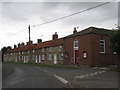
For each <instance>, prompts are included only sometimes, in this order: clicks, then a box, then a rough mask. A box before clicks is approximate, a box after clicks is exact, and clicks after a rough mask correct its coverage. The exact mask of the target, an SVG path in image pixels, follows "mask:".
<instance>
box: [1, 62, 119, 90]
mask: <svg viewBox="0 0 120 90" xmlns="http://www.w3.org/2000/svg"><path fill="white" fill-rule="evenodd" d="M109 69H110V67H82V68H79V69H58V68H49V67H38V66H29V65H25V64H7V63H3V74H2V75H3V83H2V86H3V88H118V86H119V85H118V73H117V72H112V71H109ZM115 90H116V89H115Z"/></svg>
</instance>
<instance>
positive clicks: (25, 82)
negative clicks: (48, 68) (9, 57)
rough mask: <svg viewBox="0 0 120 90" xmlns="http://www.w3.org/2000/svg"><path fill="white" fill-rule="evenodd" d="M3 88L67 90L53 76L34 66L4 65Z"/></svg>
mask: <svg viewBox="0 0 120 90" xmlns="http://www.w3.org/2000/svg"><path fill="white" fill-rule="evenodd" d="M2 75H3V83H2V88H65V87H67V86H66V85H65V84H64V83H62V82H60V81H59V80H58V79H57V78H55V77H54V76H53V75H52V74H49V73H46V72H44V71H42V70H40V69H37V68H35V67H33V66H28V65H22V64H5V63H3V74H2Z"/></svg>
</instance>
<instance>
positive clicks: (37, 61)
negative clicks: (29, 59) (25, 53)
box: [35, 55, 38, 63]
mask: <svg viewBox="0 0 120 90" xmlns="http://www.w3.org/2000/svg"><path fill="white" fill-rule="evenodd" d="M35 61H36V63H38V59H37V55H36V57H35Z"/></svg>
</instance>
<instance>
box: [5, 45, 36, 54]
mask: <svg viewBox="0 0 120 90" xmlns="http://www.w3.org/2000/svg"><path fill="white" fill-rule="evenodd" d="M35 47H36V44H32V45H30V49H34V48H35ZM26 50H29V45H23V46H20V47H18V48H14V49H8V50H7V51H6V52H5V53H13V52H20V51H26Z"/></svg>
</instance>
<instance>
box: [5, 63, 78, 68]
mask: <svg viewBox="0 0 120 90" xmlns="http://www.w3.org/2000/svg"><path fill="white" fill-rule="evenodd" d="M4 63H13V64H26V65H32V66H38V67H49V68H57V69H79V68H80V67H77V66H74V65H54V64H36V63H21V62H4Z"/></svg>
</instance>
